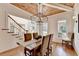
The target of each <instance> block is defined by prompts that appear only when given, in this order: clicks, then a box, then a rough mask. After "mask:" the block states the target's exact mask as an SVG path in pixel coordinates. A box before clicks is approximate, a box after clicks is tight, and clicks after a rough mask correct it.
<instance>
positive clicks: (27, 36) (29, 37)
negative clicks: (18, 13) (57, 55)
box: [24, 33, 32, 42]
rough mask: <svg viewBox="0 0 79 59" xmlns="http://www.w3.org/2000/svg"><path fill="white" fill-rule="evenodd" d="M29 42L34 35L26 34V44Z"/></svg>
mask: <svg viewBox="0 0 79 59" xmlns="http://www.w3.org/2000/svg"><path fill="white" fill-rule="evenodd" d="M29 40H32V34H31V33H26V34H24V42H26V41H29Z"/></svg>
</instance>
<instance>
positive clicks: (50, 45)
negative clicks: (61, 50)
mask: <svg viewBox="0 0 79 59" xmlns="http://www.w3.org/2000/svg"><path fill="white" fill-rule="evenodd" d="M52 40H53V34H50V37H49V43H48V51H47V55H49V54H52Z"/></svg>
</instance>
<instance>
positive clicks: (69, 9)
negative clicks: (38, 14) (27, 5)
mask: <svg viewBox="0 0 79 59" xmlns="http://www.w3.org/2000/svg"><path fill="white" fill-rule="evenodd" d="M43 5H46V6H49V7H52V8H56V9H59V10H63V11H71V10H73V8H71V7H69V6H66V5H62V4H58V3H52V4H47V3H43Z"/></svg>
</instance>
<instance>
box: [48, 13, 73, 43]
mask: <svg viewBox="0 0 79 59" xmlns="http://www.w3.org/2000/svg"><path fill="white" fill-rule="evenodd" d="M72 17H73V11H68V12H63V13H59V14H56V15H52V16H49V17H48V33H49V34H50V33H53V34H54V40H57V41H58V42H61V41H60V40H58V39H59V38H58V24H57V23H58V21H59V20H67V32H73V25H74V23H73V19H72Z"/></svg>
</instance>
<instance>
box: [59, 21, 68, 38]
mask: <svg viewBox="0 0 79 59" xmlns="http://www.w3.org/2000/svg"><path fill="white" fill-rule="evenodd" d="M66 25H67V24H66V20H62V21H58V37H60V38H63V37H66V32H67V26H66Z"/></svg>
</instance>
